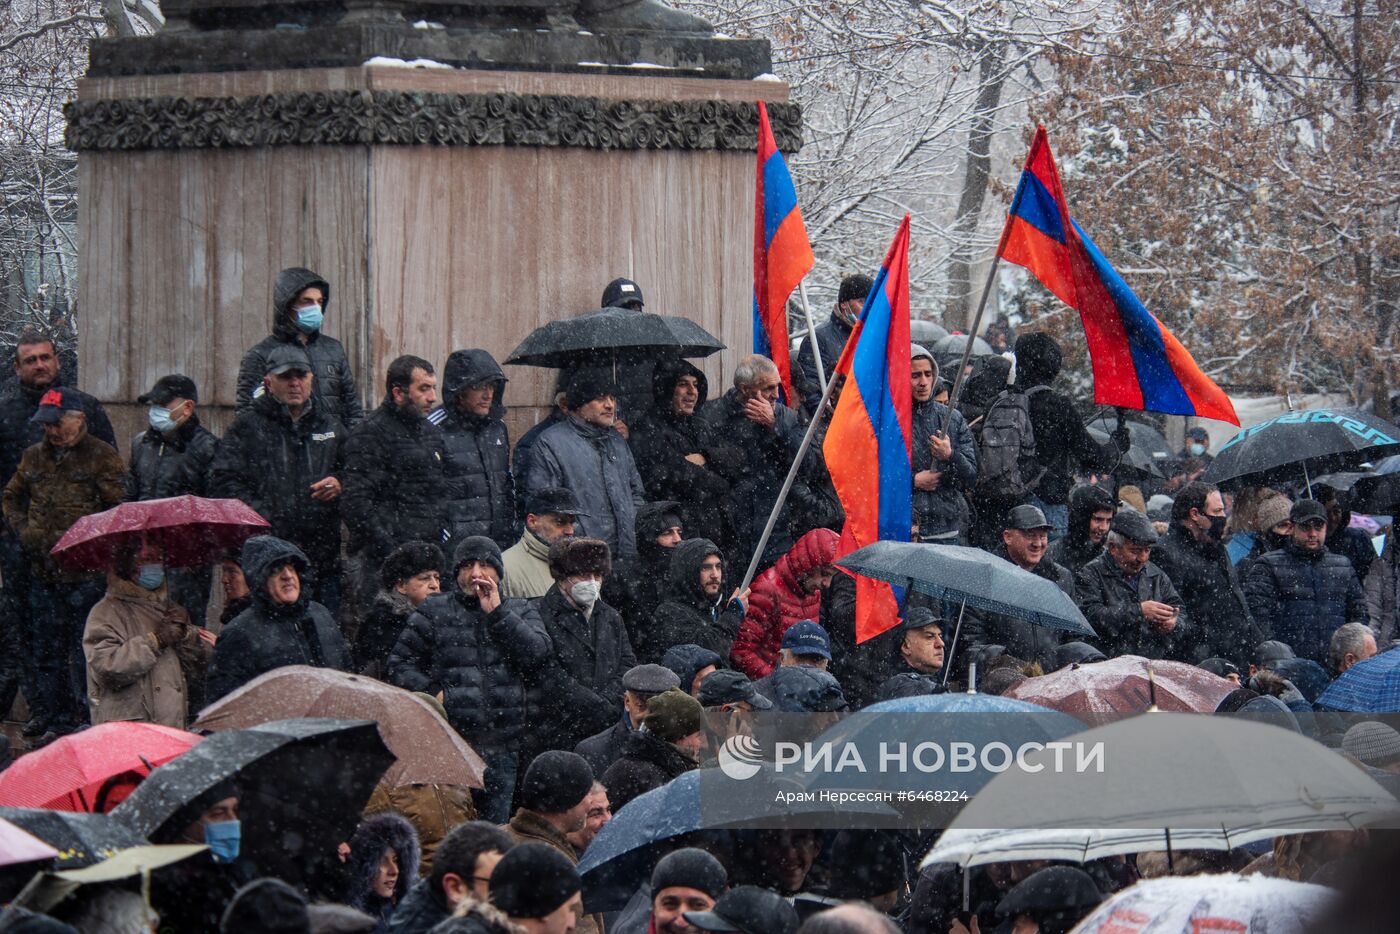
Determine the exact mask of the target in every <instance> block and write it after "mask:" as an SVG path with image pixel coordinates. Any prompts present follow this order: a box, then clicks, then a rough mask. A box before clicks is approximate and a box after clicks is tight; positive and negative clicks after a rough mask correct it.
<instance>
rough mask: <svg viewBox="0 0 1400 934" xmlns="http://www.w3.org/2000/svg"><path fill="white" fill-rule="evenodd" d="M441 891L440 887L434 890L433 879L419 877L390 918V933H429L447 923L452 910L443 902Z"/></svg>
mask: <svg viewBox="0 0 1400 934" xmlns="http://www.w3.org/2000/svg"><path fill="white" fill-rule="evenodd" d="M441 891H442V890H441V888H439V889H437V892H436V893H435V892H434V889H433V882H432V880H431V879H419V880H418V884H417V885H415V886H414V887H413V888H411V889H409V890H408V894H407V895H405V896H404V899H403V901H402V902H400V903H399V907H398V908H397V909H396V910H395V911H394V916H393V917H392V918H390V919H389V934H428V932H429V931H431V930H432V929H433V928H435V927H437V926H438V925H439V924H445V923H447V922H448V921H449V920H450V919H451V912H449V911H448V910H447V906H446V905H444V904H443V899H442V896H441V894H440V893H441Z"/></svg>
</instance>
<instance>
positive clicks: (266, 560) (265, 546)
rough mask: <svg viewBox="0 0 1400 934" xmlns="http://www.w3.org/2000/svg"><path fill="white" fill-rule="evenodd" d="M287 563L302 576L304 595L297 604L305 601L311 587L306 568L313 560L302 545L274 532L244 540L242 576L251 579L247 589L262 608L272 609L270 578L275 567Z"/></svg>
mask: <svg viewBox="0 0 1400 934" xmlns="http://www.w3.org/2000/svg"><path fill="white" fill-rule="evenodd" d="M288 562H290V563H291V564H292V565H293V566H294V567H295V568H296V569H297V573H298V574H299V575H301V598H300V599H298V600H297V603H298V604H302V603H305V602H306V599H307V597H306V595H307V592H308V591H309V589H310V581H308V580H307V578H308V574H307V571H308V570H309V569H310V568H311V562H310V561H309V560H307V557H306V555H305V554H303V553H302V550H301V549H300V548H298V547H297V546H296V545H293V544H292V543H291V542H289V541H286V540H284V539H281V538H278V537H276V536H275V535H254V536H253V537H252V538H250V539H248V540H247V541H246V542H244V543H243V553H242V554H241V555H240V556H239V560H238V563H239V565H240V566H242V568H243V576H244V577H245V578H247V580H248V591H249V592H250V593H251V594H252V595H253V602H254V603H256V604H257V605H258V606H259V607H260V608H262V609H264V610H268V609H271V608H272V598H271V597H270V596H268V593H267V579H268V578H269V577H271V576H272V572H273V570H274V569H276V568H279V567H281V566H282V565H284V564H287V563H288Z"/></svg>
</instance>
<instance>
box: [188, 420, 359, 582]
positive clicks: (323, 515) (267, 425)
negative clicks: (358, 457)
mask: <svg viewBox="0 0 1400 934" xmlns="http://www.w3.org/2000/svg"><path fill="white" fill-rule="evenodd" d="M345 440H346V439H345V426H343V425H342V424H341V423H340V420H339V419H337V418H335V417H334V416H332V415H329V414H327V413H325V412H323V411H320V410H319V409H318V407H317V406H316V404H315V403H314V402H313V403H312V404H311V408H310V409H306V410H303V411H302V415H301V418H299V419H297V420H296V421H295V422H294V421H292V417H291V415H290V414H288V412H287V407H286V406H285V405H283V404H282V403H280V402H278V401H277V400H276V399H275V398H273V397H272V396H271V395H266V394H264V395H262V396H259V397H258V399H257V401H256V402H254V403H253V405H252V406H251V407H250V408H249V409H248V410H247V411H245V412H244V413H243V414H241V415H239V416H238V417H237V418H235V419H234V420H233V424H232V425H230V426H229V429H228V433H227V434H225V435H224V440H223V442H222V443H221V444H220V445H219V453H218V454H217V455H216V456H215V458H214V466H213V468H212V469H211V471H210V483H209V488H210V492H211V493H212V494H213V495H214V496H226V497H231V498H233V499H241V500H242V501H243V502H245V503H247V504H248V505H249V506H251V507H252V508H253V509H255V510H257V512H258V514H259V515H261V516H262V517H263V518H264V519H266V520H267V521H268V522H270V523H271V524H272V534H273V535H276V536H277V537H278V538H283V539H286V540H287V541H289V542H291V543H292V544H294V545H296V546H297V547H298V548H300V549H301V550H302V552H304V553H305V554H306V555H308V556H309V557H310V558H311V562H312V565H313V567H315V569H316V570H317V571H318V572H321V571H326V570H327V569H329V568H331V567H333V566H334V564H335V562H336V559H337V558H338V557H339V555H340V500H341V499H343V498H344V497H343V496H342V497H341V498H340V499H334V500H331V501H330V502H321V501H320V500H316V499H312V498H311V493H310V487H311V484H313V483H315V482H317V481H319V480H324V479H325V478H326V477H336V478H337V479H339V480H340V481H341V482H342V484H343V483H344V480H345V478H344V476H343V473H344V470H343V468H344V462H345V458H344V450H345Z"/></svg>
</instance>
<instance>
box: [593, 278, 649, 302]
mask: <svg viewBox="0 0 1400 934" xmlns="http://www.w3.org/2000/svg"><path fill="white" fill-rule="evenodd" d="M633 302H636V303H637V304H638V305H642V306H645V305H646V299H644V298H642V287H641V286H640V285H638V284H637V283H635V282H633V281H632V280H631V279H614V280H613V281H611V282H609V283H608V286H607V288H605V289H603V307H604V308H625V307H627V306H628V305H630V304H632V303H633Z"/></svg>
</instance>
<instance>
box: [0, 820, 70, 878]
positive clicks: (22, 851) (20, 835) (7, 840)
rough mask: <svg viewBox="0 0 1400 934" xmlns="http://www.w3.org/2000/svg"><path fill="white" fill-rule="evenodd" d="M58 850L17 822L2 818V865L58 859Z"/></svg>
mask: <svg viewBox="0 0 1400 934" xmlns="http://www.w3.org/2000/svg"><path fill="white" fill-rule="evenodd" d="M57 857H58V850H55V849H54V848H53V847H52V846H50V845H49V844H47V843H45V842H44V841H43V840H40V839H39V838H38V837H36V836H34V835H33V834H32V833H30V832H29V831H27V830H25V829H24V828H23V827H20V826H19V825H17V824H12V823H10V822H9V821H7V820H4V819H0V866H15V865H18V864H20V863H34V862H38V861H40V860H45V859H56V858H57Z"/></svg>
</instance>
